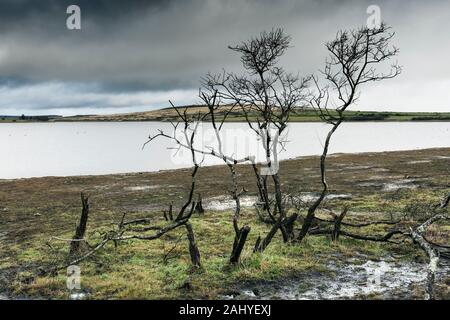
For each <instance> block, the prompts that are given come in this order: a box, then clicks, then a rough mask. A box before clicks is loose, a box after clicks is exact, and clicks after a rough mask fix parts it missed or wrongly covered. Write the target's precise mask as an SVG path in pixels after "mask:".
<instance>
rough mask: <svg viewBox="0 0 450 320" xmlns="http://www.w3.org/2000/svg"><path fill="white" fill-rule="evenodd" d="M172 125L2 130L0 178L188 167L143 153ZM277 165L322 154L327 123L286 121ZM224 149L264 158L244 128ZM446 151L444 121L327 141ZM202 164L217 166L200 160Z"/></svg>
mask: <svg viewBox="0 0 450 320" xmlns="http://www.w3.org/2000/svg"><path fill="white" fill-rule="evenodd" d="M157 129H164V130H165V131H166V132H167V133H171V125H170V124H169V123H164V122H66V123H62V122H61V123H3V124H0V150H1V157H0V179H12V178H25V177H39V176H69V175H96V174H111V173H128V172H142V171H158V170H166V169H174V168H181V167H189V166H191V164H192V163H191V160H190V154H189V152H186V151H183V150H178V151H177V150H175V149H168V148H171V147H174V144H173V143H172V142H170V141H168V140H164V139H157V140H155V141H153V142H152V143H150V144H148V145H147V146H146V147H145V148H144V149H142V146H143V144H144V143H145V141H146V140H147V137H148V135H149V134H155V133H157ZM288 129H289V130H288V133H287V137H286V138H285V139H286V140H287V142H286V145H285V148H286V150H285V151H283V152H282V153H281V155H280V159H287V158H294V157H298V156H305V155H316V154H320V153H321V151H322V143H323V140H324V137H325V134H326V132H327V130H328V129H329V128H328V126H327V125H325V124H322V123H292V124H290V125H289V128H288ZM199 130H200V131H199V135H198V137H197V140H196V145H197V146H199V147H200V146H203V147H204V148H207V147H214V148H217V145H215V142H214V141H215V140H214V136H213V132H212V131H211V128H210V125H209V124H205V125H203V126H202V127H201V128H200V129H199ZM223 130H224V133H223V139H224V151H225V152H226V153H227V154H230V155H233V156H235V157H243V156H246V155H248V154H254V153H256V154H257V155H258V160H263V150H262V148H260V147H259V143H258V141H257V140H256V137H255V134H254V133H253V132H252V131H250V130H248V128H247V124H245V123H226V124H225V125H224V129H223ZM433 147H450V122H353V123H344V124H343V125H342V126H341V127H340V128H339V130H338V131H337V132H336V134H335V136H334V137H333V140H332V143H331V147H330V153H337V152H370V151H373V152H376V151H393V150H411V149H424V148H433ZM198 161H199V162H200V161H202V165H212V164H220V163H222V162H221V160H220V159H215V158H213V157H211V156H206V157H204V158H203V157H201V156H198Z"/></svg>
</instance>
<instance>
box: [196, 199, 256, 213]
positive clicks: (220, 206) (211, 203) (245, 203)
mask: <svg viewBox="0 0 450 320" xmlns="http://www.w3.org/2000/svg"><path fill="white" fill-rule="evenodd" d="M257 201H258V197H256V196H244V197H241V207H252V206H253V205H254V204H255V203H256V202H257ZM235 206H236V202H235V201H234V200H233V198H231V197H230V196H218V197H213V198H208V199H204V200H203V207H205V209H207V210H212V211H224V210H229V209H233V208H234V207H235Z"/></svg>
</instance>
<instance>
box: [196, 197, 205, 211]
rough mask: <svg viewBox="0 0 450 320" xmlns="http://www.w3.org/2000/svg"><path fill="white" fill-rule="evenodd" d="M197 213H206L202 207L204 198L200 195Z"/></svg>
mask: <svg viewBox="0 0 450 320" xmlns="http://www.w3.org/2000/svg"><path fill="white" fill-rule="evenodd" d="M195 212H197V213H198V214H203V213H205V209H203V205H202V196H201V195H200V193H199V194H198V201H197V204H196V205H195Z"/></svg>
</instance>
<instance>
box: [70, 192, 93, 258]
mask: <svg viewBox="0 0 450 320" xmlns="http://www.w3.org/2000/svg"><path fill="white" fill-rule="evenodd" d="M81 204H82V207H83V208H82V210H81V217H80V222H79V224H78V226H77V229H76V230H75V235H74V236H73V238H72V242H71V243H70V255H73V254H76V253H78V251H79V249H80V242H81V241H83V239H84V234H85V232H86V226H87V222H88V217H89V197H85V196H84V194H83V193H81Z"/></svg>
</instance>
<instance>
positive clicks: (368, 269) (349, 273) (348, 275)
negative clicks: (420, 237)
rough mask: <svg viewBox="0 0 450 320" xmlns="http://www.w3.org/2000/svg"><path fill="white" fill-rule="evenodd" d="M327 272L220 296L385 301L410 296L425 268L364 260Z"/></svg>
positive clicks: (421, 280) (332, 266) (441, 273)
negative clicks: (371, 298)
mask: <svg viewBox="0 0 450 320" xmlns="http://www.w3.org/2000/svg"><path fill="white" fill-rule="evenodd" d="M328 269H329V271H330V272H323V273H322V272H315V273H310V274H307V275H305V276H302V277H301V278H299V279H293V280H285V281H280V282H276V283H270V282H269V283H265V284H257V285H254V286H251V287H247V288H244V289H241V290H238V291H237V292H235V293H232V294H228V295H226V296H223V298H225V299H285V300H304V299H308V300H316V299H326V300H330V299H352V298H353V299H354V298H363V297H367V296H369V295H372V294H375V295H377V296H378V297H380V298H385V299H402V298H410V297H411V296H412V293H411V290H410V285H412V284H414V283H419V284H421V283H424V282H425V279H426V265H425V264H420V263H396V262H388V261H370V260H369V261H367V262H366V263H364V264H362V265H357V264H348V265H344V266H337V265H336V264H330V265H328ZM449 269H450V268H449V267H448V266H441V267H440V268H439V269H438V273H437V279H438V280H439V279H440V278H442V277H443V276H445V275H446V274H448V272H449Z"/></svg>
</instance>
